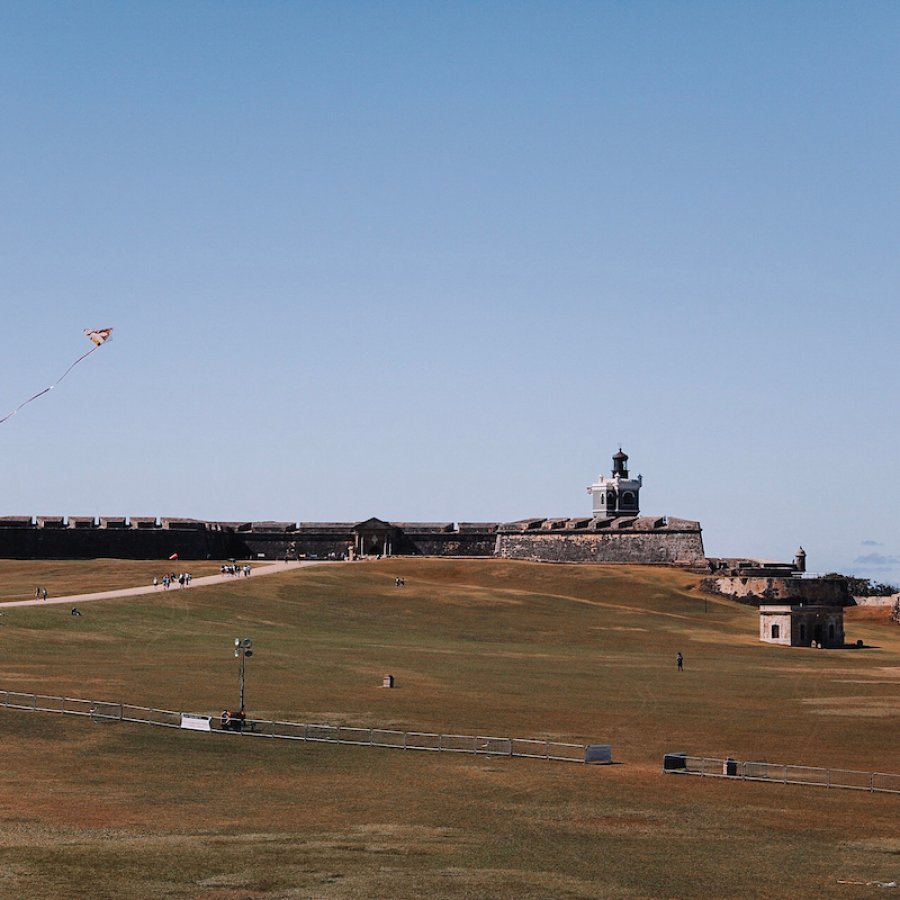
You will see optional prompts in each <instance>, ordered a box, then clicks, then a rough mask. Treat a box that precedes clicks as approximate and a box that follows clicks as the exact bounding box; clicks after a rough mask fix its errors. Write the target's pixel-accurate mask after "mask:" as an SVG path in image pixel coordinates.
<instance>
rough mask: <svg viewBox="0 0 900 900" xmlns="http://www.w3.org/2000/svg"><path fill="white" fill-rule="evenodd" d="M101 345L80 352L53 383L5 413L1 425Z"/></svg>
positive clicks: (57, 382) (51, 386)
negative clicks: (85, 351)
mask: <svg viewBox="0 0 900 900" xmlns="http://www.w3.org/2000/svg"><path fill="white" fill-rule="evenodd" d="M102 346H103V345H102V344H97V346H96V347H91V349H90V350H88V352H87V353H82V355H81V356H79V357H78V359H76V360H75V362H73V363H72V365H71V366H69V368H68V369H66V371H65V372H63V373H62V375H60V376H59V378H57V379H56V381H54V382H53V384H51V385H50V387H45V388H44V389H43V390H42V391H38V392H37V393H36V394H35V395H34V396H33V397H29V398H28V399H27V400H24V401H23V402H22V403H20V404H19V405H18V406H17V407H16V408H15V409H14V410H13V411H12V412H11V413H7V414H6V415H5V416H4V417H3V418H2V419H0V425H2V424H3V423H4V422H5V421H6V420H7V419H11V418H12V417H13V416H14V415H15V414H16V413H17V412H18V411H19V410H20V409H22V407H24V406H28V404H29V403H31V401H32V400H37V398H38V397H43V396H44V394H49V393H50V391H52V390H53V388H55V387H56V386H57V385H58V384H59V383H60V382H61V381H62V380H63V378H65V377H66V375H68V374H69V372H71V371H72V369H74V368H75V366H77V365H78V363H80V362H81V361H82V360H83V359H87V357H89V356H90V355H91V354H92V353H93V352H94V351H95V350H99V349H100V348H101V347H102Z"/></svg>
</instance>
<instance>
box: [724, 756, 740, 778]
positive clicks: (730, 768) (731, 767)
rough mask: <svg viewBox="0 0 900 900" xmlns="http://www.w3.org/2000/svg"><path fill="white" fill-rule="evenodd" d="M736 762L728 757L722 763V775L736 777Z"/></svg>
mask: <svg viewBox="0 0 900 900" xmlns="http://www.w3.org/2000/svg"><path fill="white" fill-rule="evenodd" d="M737 766H738V764H737V760H736V759H732V758H731V757H730V756H729V757H728V758H727V759H726V760H725V762H723V763H722V774H723V775H730V776H732V777H734V776H735V775H737Z"/></svg>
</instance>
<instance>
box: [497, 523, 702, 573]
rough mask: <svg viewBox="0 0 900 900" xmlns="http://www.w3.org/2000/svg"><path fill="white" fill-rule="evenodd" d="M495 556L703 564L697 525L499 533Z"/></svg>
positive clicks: (639, 563)
mask: <svg viewBox="0 0 900 900" xmlns="http://www.w3.org/2000/svg"><path fill="white" fill-rule="evenodd" d="M496 555H497V556H499V557H501V558H503V559H527V560H534V561H537V562H578V563H630V564H634V565H647V564H658V565H670V566H672V565H675V566H697V565H703V564H704V563H705V556H704V553H703V538H702V536H701V532H700V528H699V526H698V527H696V528H694V529H689V530H684V531H675V530H673V531H656V532H653V531H650V532H629V531H618V532H602V531H599V532H593V533H589V534H567V533H563V532H549V533H540V532H520V533H510V532H501V533H500V534H498V535H497V549H496Z"/></svg>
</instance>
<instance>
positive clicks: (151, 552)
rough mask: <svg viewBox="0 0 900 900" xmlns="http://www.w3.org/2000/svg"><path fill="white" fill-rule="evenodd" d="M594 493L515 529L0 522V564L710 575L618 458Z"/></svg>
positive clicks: (698, 545) (694, 527)
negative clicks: (582, 506) (299, 562)
mask: <svg viewBox="0 0 900 900" xmlns="http://www.w3.org/2000/svg"><path fill="white" fill-rule="evenodd" d="M612 461H613V467H612V471H611V473H610V476H609V477H604V476H603V475H602V474H601V475H600V476H598V478H597V481H596V482H595V483H594V484H592V485H590V486H589V487H588V493H590V494H591V497H592V503H593V506H592V514H591V515H585V516H580V517H576V518H533V519H523V520H520V521H516V522H507V523H498V522H460V523H453V522H386V521H383V520H382V519H378V518H370V519H367V520H365V521H363V522H299V523H298V522H209V521H202V520H197V519H183V518H162V519H157V518H156V517H155V516H152V517H151V516H131V517H125V516H101V517H99V518H96V519H95V518H94V517H92V516H69V517H68V518H65V517H63V516H37V517H32V516H4V517H0V557H2V558H19V559H91V558H101V557H102V558H120V559H167V558H168V557H170V556H171V555H173V554H176V553H177V554H178V557H179V559H183V560H188V559H231V558H234V559H328V558H338V559H342V558H358V557H369V556H464V557H466V556H467V557H498V558H503V559H523V560H534V561H541V562H578V563H631V564H639V565H647V564H657V565H669V566H683V567H686V568H692V569H699V570H703V571H709V564H708V562H707V560H706V557H705V555H704V551H703V539H702V534H701V529H700V523H699V522H693V521H689V520H687V519H676V518H673V517H666V516H642V515H641V514H640V490H641V487H642V484H643V476H641V475H638V476H637V477H636V478H633V477H631V476H630V475H629V472H628V465H627V464H628V456H627V455H626V454H625V453H623V452H622V450H621V449H620V450H619V452H618V453H616V454H615V456H614V457H613V460H612Z"/></svg>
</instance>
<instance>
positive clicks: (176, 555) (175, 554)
mask: <svg viewBox="0 0 900 900" xmlns="http://www.w3.org/2000/svg"><path fill="white" fill-rule="evenodd" d="M169 559H178V554H177V553H173V554H172V555H171V556H170V557H169Z"/></svg>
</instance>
